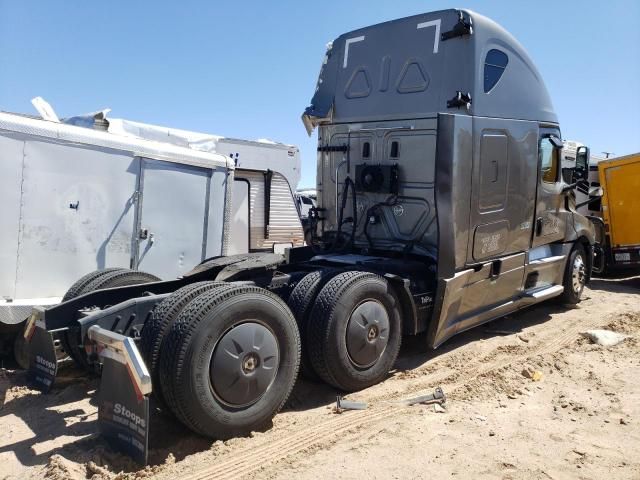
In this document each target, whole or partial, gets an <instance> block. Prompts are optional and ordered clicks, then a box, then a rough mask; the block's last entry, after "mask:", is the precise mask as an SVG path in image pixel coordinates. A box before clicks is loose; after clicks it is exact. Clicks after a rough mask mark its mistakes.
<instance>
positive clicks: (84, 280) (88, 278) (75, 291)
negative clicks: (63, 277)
mask: <svg viewBox="0 0 640 480" xmlns="http://www.w3.org/2000/svg"><path fill="white" fill-rule="evenodd" d="M124 270H126V269H125V268H105V269H102V270H95V271H93V272H91V273H87V274H86V275H84V276H83V277H81V278H80V279H79V280H77V281H76V283H74V284H73V285H71V287H69V290H67V293H65V294H64V297H62V301H63V302H66V301H67V300H71V299H72V298H76V297H79V296H80V295H83V294H85V293H87V292H85V291H84V289H85V287H86V286H87V285H89V284H90V283H91V282H93V281H94V280H95V279H97V278H100V277H102V276H104V275H107V274H108V273H112V272H118V271H124Z"/></svg>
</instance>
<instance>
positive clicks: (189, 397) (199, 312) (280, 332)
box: [160, 284, 300, 439]
mask: <svg viewBox="0 0 640 480" xmlns="http://www.w3.org/2000/svg"><path fill="white" fill-rule="evenodd" d="M251 318H259V319H260V320H261V321H262V322H263V323H264V324H266V325H267V326H268V327H269V328H270V329H271V330H272V331H273V333H274V334H275V336H276V338H277V339H278V343H279V347H280V364H279V366H278V372H277V373H276V377H275V378H274V380H273V383H272V384H271V386H270V387H269V388H268V390H267V391H266V392H265V393H264V394H263V396H262V397H261V398H260V399H259V400H257V401H256V402H255V403H253V404H251V405H249V406H246V407H238V408H234V407H230V406H227V405H225V404H223V403H222V402H220V401H219V400H218V399H217V397H216V396H215V395H214V394H213V391H212V390H213V389H212V388H211V384H210V380H209V379H210V377H209V368H210V365H211V363H210V362H211V357H212V353H213V350H214V348H215V346H216V344H217V342H218V340H219V339H220V338H221V337H222V335H223V334H224V333H226V332H227V331H228V330H229V328H231V327H233V326H234V325H237V324H239V323H243V320H247V319H251ZM299 363H300V337H299V335H298V328H297V326H296V321H295V319H294V317H293V314H292V313H291V311H290V310H289V308H288V307H287V305H286V304H285V303H284V302H283V301H282V300H281V299H280V298H279V297H278V296H276V295H274V294H272V293H270V292H269V291H267V290H265V289H262V288H259V287H255V286H249V285H234V284H229V286H224V287H217V288H214V289H212V290H209V291H208V292H206V293H203V294H202V295H200V296H198V297H196V298H195V299H194V300H192V301H191V302H190V303H189V304H188V305H187V306H186V307H185V308H184V309H183V311H182V313H180V316H179V317H178V320H177V321H176V322H175V323H174V324H173V326H172V327H171V329H170V331H169V333H168V334H167V336H166V340H165V345H164V346H163V348H162V350H161V352H160V381H161V386H162V389H163V395H164V397H165V399H166V401H167V404H168V406H169V408H170V409H171V410H172V411H173V413H174V414H175V416H176V417H177V418H178V419H179V420H180V421H181V422H182V423H183V424H184V425H185V426H187V427H188V428H190V429H191V430H193V431H195V432H197V433H200V434H202V435H205V436H207V437H211V438H215V439H227V438H231V437H235V436H244V435H248V434H249V433H250V432H251V431H254V430H258V429H260V428H261V427H263V426H264V425H265V424H267V423H268V422H269V421H270V420H271V419H272V418H273V416H274V415H275V414H276V413H277V412H278V411H279V410H280V409H281V408H282V406H283V405H284V403H285V402H286V400H287V398H288V397H289V394H290V393H291V390H292V389H293V385H294V384H295V381H296V377H297V375H298V367H299Z"/></svg>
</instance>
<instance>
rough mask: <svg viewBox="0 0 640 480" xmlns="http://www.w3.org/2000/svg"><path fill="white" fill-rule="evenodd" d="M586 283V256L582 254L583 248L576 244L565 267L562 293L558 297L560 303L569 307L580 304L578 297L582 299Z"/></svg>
mask: <svg viewBox="0 0 640 480" xmlns="http://www.w3.org/2000/svg"><path fill="white" fill-rule="evenodd" d="M586 283H587V256H586V254H585V253H584V247H583V246H582V245H580V244H579V243H577V244H576V246H575V247H573V250H572V252H571V254H570V255H569V259H568V260H567V267H566V268H565V271H564V279H563V281H562V286H563V287H564V292H562V295H560V297H558V298H559V300H560V302H562V303H565V304H570V305H575V304H577V303H580V297H582V291H583V290H584V286H585V285H586Z"/></svg>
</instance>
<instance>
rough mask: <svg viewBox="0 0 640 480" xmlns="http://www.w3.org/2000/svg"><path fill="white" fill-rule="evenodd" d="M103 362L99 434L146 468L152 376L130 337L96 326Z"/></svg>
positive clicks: (92, 335)
mask: <svg viewBox="0 0 640 480" xmlns="http://www.w3.org/2000/svg"><path fill="white" fill-rule="evenodd" d="M88 336H89V339H90V340H92V341H93V342H94V343H95V345H96V347H97V351H98V353H99V355H100V357H101V359H102V362H103V363H102V378H101V380H100V388H99V390H98V425H99V428H100V433H101V434H102V435H103V436H104V437H105V439H106V440H107V441H108V442H109V444H110V445H111V446H112V448H114V449H115V450H117V451H119V452H122V453H125V454H127V455H129V456H130V457H131V458H133V459H134V460H135V461H136V462H138V463H140V464H142V465H146V463H147V458H148V453H149V414H150V412H149V397H148V396H149V394H150V393H151V377H150V375H149V372H148V370H147V367H146V365H145V364H144V361H143V360H142V356H141V355H140V352H139V351H138V349H137V347H136V345H135V343H134V341H133V339H132V338H130V337H126V336H124V335H120V334H118V333H115V332H111V331H109V330H105V329H103V328H100V327H98V326H97V325H95V326H92V327H91V328H89V331H88Z"/></svg>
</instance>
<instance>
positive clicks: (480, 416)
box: [476, 415, 487, 422]
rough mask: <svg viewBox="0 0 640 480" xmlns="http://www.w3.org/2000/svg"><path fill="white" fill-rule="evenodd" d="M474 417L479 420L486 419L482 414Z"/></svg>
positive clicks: (483, 420)
mask: <svg viewBox="0 0 640 480" xmlns="http://www.w3.org/2000/svg"><path fill="white" fill-rule="evenodd" d="M476 419H477V420H480V421H481V422H486V421H487V417H485V416H484V415H476Z"/></svg>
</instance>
